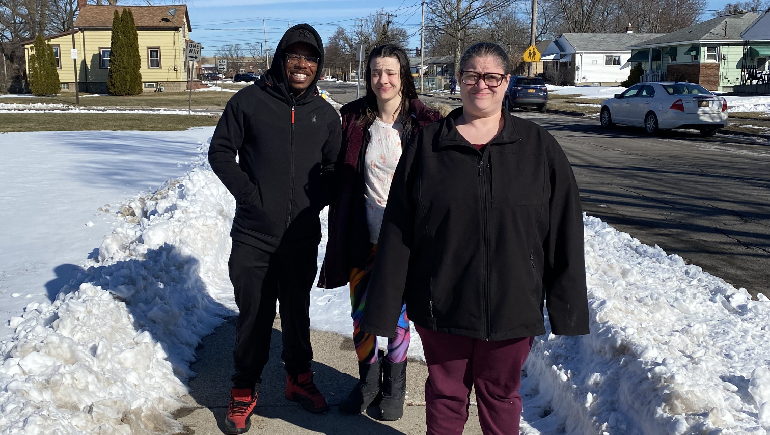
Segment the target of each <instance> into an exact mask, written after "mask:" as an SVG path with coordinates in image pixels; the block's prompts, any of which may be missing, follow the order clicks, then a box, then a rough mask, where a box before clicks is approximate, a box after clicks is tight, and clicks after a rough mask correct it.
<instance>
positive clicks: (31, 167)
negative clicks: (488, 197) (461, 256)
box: [0, 127, 770, 435]
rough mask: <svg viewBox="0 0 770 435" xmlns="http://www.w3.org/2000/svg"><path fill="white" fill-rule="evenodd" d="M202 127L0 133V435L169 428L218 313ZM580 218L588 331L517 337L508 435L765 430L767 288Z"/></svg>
mask: <svg viewBox="0 0 770 435" xmlns="http://www.w3.org/2000/svg"><path fill="white" fill-rule="evenodd" d="M212 131H213V128H211V127H205V128H197V129H193V130H189V131H187V132H150V133H139V132H120V133H111V132H67V133H61V132H57V133H8V134H4V135H2V136H1V139H0V151H1V152H2V155H3V159H1V160H0V165H2V166H0V177H2V178H0V185H2V186H3V190H2V195H0V201H2V203H0V218H1V220H2V222H3V231H2V232H0V244H1V245H2V249H0V251H1V252H0V260H2V270H3V277H2V288H0V301H2V306H3V308H2V310H3V313H2V316H3V317H2V319H0V320H2V321H3V323H4V324H6V325H9V326H10V329H7V328H6V327H5V326H0V328H2V329H3V337H4V338H5V340H6V341H4V342H3V343H2V344H1V345H0V355H2V364H0V433H9V434H15V433H73V434H74V433H126V434H127V433H150V432H162V433H167V432H170V431H173V430H175V429H178V425H177V423H176V422H175V421H173V419H172V418H171V417H170V415H169V412H170V411H172V410H173V409H175V408H176V407H177V406H179V401H178V397H179V396H180V395H181V394H183V393H184V392H185V391H186V386H185V381H186V380H187V379H188V378H189V377H190V376H191V375H192V373H191V372H190V369H189V365H190V363H191V362H192V361H193V359H194V353H193V352H194V349H195V347H196V345H197V343H198V341H199V340H200V338H201V337H202V336H204V335H206V334H208V333H210V332H211V331H212V330H213V328H214V327H215V326H216V325H218V324H219V323H221V321H222V319H223V317H225V316H228V315H232V314H233V313H234V311H235V304H234V300H233V295H232V289H231V287H230V284H229V279H228V277H227V257H228V255H229V248H230V238H229V236H228V234H229V230H230V225H231V222H232V217H233V211H234V201H233V199H232V197H231V196H230V195H229V194H228V193H227V191H226V190H225V189H224V187H223V186H222V184H221V183H220V182H219V181H218V179H217V178H216V176H215V175H214V174H213V173H212V172H211V170H210V168H209V167H208V165H207V163H206V161H205V153H206V149H207V142H208V138H209V137H210V135H211V133H212ZM167 178H168V181H164V180H165V179H167ZM147 185H150V186H155V187H153V188H152V189H150V190H144V189H145V187H146V186H147ZM137 192H142V193H139V194H137ZM108 203H109V204H110V205H109V206H107V207H106V204H108ZM100 207H101V208H102V210H104V209H105V207H106V208H108V209H109V212H107V211H99V208H100ZM118 211H120V212H121V215H122V217H121V218H119V219H118V218H116V212H118ZM322 217H323V222H324V231H325V225H326V217H325V214H324V215H322ZM91 224H93V225H91ZM584 231H585V254H586V274H587V278H588V284H589V297H590V313H591V334H590V335H588V336H584V337H559V336H553V335H551V334H548V333H547V334H545V335H543V336H541V337H537V340H536V342H535V345H534V347H533V350H532V353H531V356H530V358H529V360H528V362H527V365H526V374H527V377H526V379H525V381H524V383H523V385H522V393H523V395H524V397H525V414H524V420H525V422H524V424H523V427H522V432H523V433H525V434H530V435H535V434H549V435H551V434H553V435H556V434H650V435H659V434H672V435H673V434H682V435H683V434H692V433H698V434H717V433H722V434H728V433H733V434H765V433H766V430H767V429H770V366H769V364H770V342H768V340H767V336H768V332H769V331H768V329H769V328H770V301H768V300H767V299H766V298H763V299H762V300H759V301H757V300H751V298H750V297H749V295H748V293H747V292H746V291H745V290H744V289H736V288H734V287H732V286H731V285H729V284H728V283H726V282H724V281H723V280H722V279H720V278H718V277H714V276H711V275H709V274H707V273H705V272H703V271H702V270H701V269H700V268H699V267H697V266H695V265H686V264H685V263H684V261H682V259H681V258H680V257H678V256H676V255H668V254H667V253H666V252H665V251H664V250H663V249H661V248H659V247H650V246H646V245H643V244H641V243H640V242H639V241H638V240H636V239H634V238H633V237H632V236H630V235H628V234H625V233H621V232H618V231H616V230H615V229H613V228H611V227H610V226H608V225H607V224H605V223H603V222H602V221H600V220H599V219H596V218H593V217H590V216H585V218H584ZM103 236H104V238H103V239H102V237H103ZM325 243H326V239H325V235H324V240H323V241H322V242H321V245H320V252H319V265H320V261H321V259H322V258H323V253H324V249H325ZM94 248H98V250H94ZM668 248H671V249H672V250H675V249H676V247H675V246H674V247H668ZM89 253H91V254H90V257H91V258H90V259H89V258H88V257H89ZM70 265H72V266H70ZM59 268H64V270H61V271H60V270H59ZM51 281H53V282H51ZM46 282H48V283H47V284H46ZM60 289H61V291H60V292H58V293H57V291H58V290H60ZM14 295H16V296H14ZM311 295H312V302H311V325H312V327H313V328H314V329H318V330H325V331H333V332H337V333H340V334H344V335H348V336H350V335H351V332H352V331H351V329H352V328H351V320H350V318H349V296H348V290H347V289H346V288H339V289H333V290H323V289H314V290H313V291H312V293H311ZM49 296H50V297H51V299H49ZM413 337H414V338H413V342H412V345H411V346H410V355H411V356H412V357H414V358H422V357H423V355H422V346H421V343H420V341H419V337H418V336H417V335H416V333H415V334H414V335H413ZM544 416H545V417H544ZM57 431H58V432H57Z"/></svg>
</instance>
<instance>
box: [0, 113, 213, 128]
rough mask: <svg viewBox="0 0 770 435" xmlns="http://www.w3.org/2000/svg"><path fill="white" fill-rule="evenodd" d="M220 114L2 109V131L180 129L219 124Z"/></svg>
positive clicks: (0, 117)
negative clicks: (54, 111)
mask: <svg viewBox="0 0 770 435" xmlns="http://www.w3.org/2000/svg"><path fill="white" fill-rule="evenodd" d="M217 121H219V116H213V115H157V114H132V113H50V112H40V113H34V112H32V113H31V112H24V113H0V132H3V133H8V132H17V131H84V130H112V131H120V130H139V131H178V130H186V129H188V128H190V127H203V126H211V125H216V124H217Z"/></svg>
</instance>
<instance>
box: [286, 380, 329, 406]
mask: <svg viewBox="0 0 770 435" xmlns="http://www.w3.org/2000/svg"><path fill="white" fill-rule="evenodd" d="M286 398H287V399H289V400H291V401H293V402H299V403H300V405H302V407H303V408H305V410H306V411H310V412H312V413H315V414H320V413H322V412H326V411H328V410H329V405H327V404H326V399H325V398H324V395H323V394H321V392H320V391H318V388H317V387H316V386H315V383H314V382H313V372H312V371H307V372H305V373H302V374H299V375H297V376H296V377H295V376H292V375H289V374H287V375H286Z"/></svg>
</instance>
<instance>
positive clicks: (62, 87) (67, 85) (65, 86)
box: [59, 83, 70, 89]
mask: <svg viewBox="0 0 770 435" xmlns="http://www.w3.org/2000/svg"><path fill="white" fill-rule="evenodd" d="M69 88H70V84H69V83H60V84H59V89H69Z"/></svg>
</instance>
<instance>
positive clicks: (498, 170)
mask: <svg viewBox="0 0 770 435" xmlns="http://www.w3.org/2000/svg"><path fill="white" fill-rule="evenodd" d="M494 158H495V165H494V167H490V172H491V173H492V177H491V178H492V179H491V181H490V184H491V186H490V187H491V190H492V206H493V207H495V208H501V207H502V208H504V207H508V206H518V205H531V206H537V205H541V204H542V203H543V201H544V198H545V192H544V184H545V183H544V177H545V174H544V171H545V167H544V165H543V159H542V155H540V154H524V153H522V154H518V153H497V154H495V156H494Z"/></svg>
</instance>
